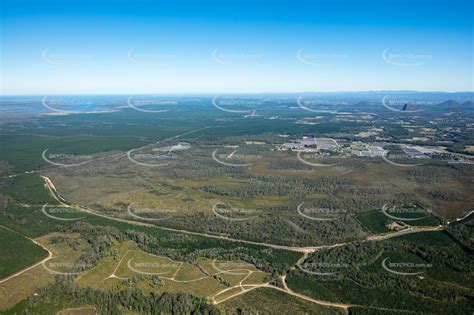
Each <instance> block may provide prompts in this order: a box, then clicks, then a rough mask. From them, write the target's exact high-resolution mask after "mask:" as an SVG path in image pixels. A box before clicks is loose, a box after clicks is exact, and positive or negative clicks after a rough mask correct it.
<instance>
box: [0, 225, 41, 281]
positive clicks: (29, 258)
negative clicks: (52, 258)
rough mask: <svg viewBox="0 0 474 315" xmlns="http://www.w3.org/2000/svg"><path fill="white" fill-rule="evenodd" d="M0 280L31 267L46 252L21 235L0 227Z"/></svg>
mask: <svg viewBox="0 0 474 315" xmlns="http://www.w3.org/2000/svg"><path fill="white" fill-rule="evenodd" d="M0 253H1V254H0V279H3V278H6V277H8V276H9V275H11V274H14V273H15V272H17V271H20V270H22V269H24V268H26V267H29V266H31V265H33V264H34V263H36V262H38V261H41V260H42V259H44V258H46V257H47V256H48V252H47V251H46V250H44V249H43V248H42V247H41V246H38V245H36V244H35V243H33V242H32V241H30V240H29V239H27V238H25V237H23V236H22V235H20V234H18V233H16V232H13V231H10V230H7V229H5V228H3V227H0Z"/></svg>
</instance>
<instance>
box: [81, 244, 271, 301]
mask: <svg viewBox="0 0 474 315" xmlns="http://www.w3.org/2000/svg"><path fill="white" fill-rule="evenodd" d="M112 252H114V257H112V256H107V257H105V258H103V259H102V260H101V261H99V262H98V264H97V266H96V267H94V268H92V269H90V270H88V271H86V272H85V273H83V274H81V275H80V276H79V277H78V278H77V280H76V283H77V284H78V285H79V286H82V287H91V288H95V289H100V290H112V291H113V290H115V291H117V290H121V289H124V288H125V287H126V286H127V284H128V283H129V281H132V282H133V283H135V284H134V285H136V287H138V288H140V289H142V290H144V291H145V292H154V293H165V292H171V293H190V294H193V295H195V296H202V297H205V298H207V299H211V298H212V297H213V296H216V295H219V293H220V292H222V291H225V290H226V289H229V288H232V287H234V286H235V288H232V289H230V290H229V291H226V293H224V294H225V295H226V296H232V295H233V294H235V293H237V292H239V291H240V290H241V288H240V283H241V282H243V281H245V284H248V285H260V284H262V283H265V282H266V281H268V280H269V274H268V273H264V272H262V271H260V270H258V269H256V268H255V266H252V265H251V264H248V263H243V262H238V261H214V260H209V259H200V260H198V261H196V262H195V263H187V262H179V261H174V260H171V259H169V258H166V257H163V256H156V255H152V254H149V253H146V252H144V251H142V250H140V249H139V248H138V247H137V246H136V245H135V244H134V243H133V242H130V241H127V242H123V243H121V244H116V245H115V246H114V248H113V249H112ZM153 278H158V279H159V282H160V283H159V284H158V285H156V284H155V285H154V284H153ZM219 298H222V297H221V295H219ZM216 300H218V298H216Z"/></svg>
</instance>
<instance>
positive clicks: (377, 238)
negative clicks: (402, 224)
mask: <svg viewBox="0 0 474 315" xmlns="http://www.w3.org/2000/svg"><path fill="white" fill-rule="evenodd" d="M41 177H42V178H43V180H44V181H45V186H46V187H47V188H48V190H49V192H50V193H51V195H52V196H53V198H54V199H55V200H56V201H58V202H59V203H60V204H61V206H63V207H67V208H75V209H79V210H82V211H84V212H86V213H89V214H92V215H95V216H99V217H103V218H106V219H110V220H115V221H120V222H125V223H130V224H134V225H141V226H149V227H155V228H158V229H162V230H167V231H173V232H178V233H185V234H191V235H198V236H204V237H210V238H218V239H222V240H227V241H231V242H240V243H246V244H253V245H260V246H265V247H270V248H276V249H284V250H289V251H293V252H299V253H303V256H302V257H301V259H300V260H298V263H300V262H302V261H304V260H305V259H306V258H307V257H308V255H309V254H310V253H313V252H316V251H317V250H320V249H323V248H334V247H339V246H345V245H347V244H350V243H347V242H346V243H337V244H333V245H323V246H314V247H295V246H285V245H276V244H268V243H260V242H252V241H247V240H240V239H233V238H229V237H225V236H219V235H212V234H206V233H199V232H192V231H187V230H180V229H173V228H165V227H160V226H156V225H152V224H148V223H143V222H139V221H134V220H127V219H121V218H116V217H110V216H107V215H104V214H101V213H98V212H96V211H94V210H93V209H90V208H87V207H84V206H81V205H77V204H72V203H70V202H68V201H67V200H66V199H64V198H63V197H62V196H61V195H60V194H59V193H58V191H57V190H56V187H55V186H54V184H53V182H52V181H51V179H49V178H48V177H46V176H41ZM0 227H3V226H0ZM3 228H6V227H3ZM444 228H445V227H444V226H436V227H411V228H408V229H405V230H402V231H397V232H390V233H387V234H383V235H372V236H369V237H367V239H366V240H365V241H380V240H386V239H389V238H392V237H397V236H401V235H406V234H410V233H417V232H426V231H439V230H442V229H444ZM29 239H30V238H29ZM30 240H31V241H32V242H34V243H35V244H37V245H39V246H41V247H43V248H44V249H45V250H46V251H48V253H49V255H48V257H47V258H45V259H43V260H42V261H40V262H38V263H36V264H34V265H32V266H30V267H28V268H25V269H23V270H21V271H19V272H17V273H15V274H13V275H11V276H9V277H7V278H5V279H2V280H0V283H3V282H5V281H8V280H9V279H12V278H14V277H16V276H19V275H21V274H22V273H24V272H25V271H28V270H30V269H32V268H35V267H36V266H39V265H40V264H43V263H45V262H46V261H48V260H49V259H51V258H52V253H51V251H50V250H49V249H47V248H46V247H44V246H43V245H41V244H40V243H38V242H36V241H35V240H33V239H30ZM298 263H297V264H298ZM113 276H114V274H112V277H113ZM280 280H281V281H282V285H283V288H281V287H278V286H275V285H272V284H270V283H263V284H242V282H243V280H242V281H241V282H240V283H239V284H238V285H237V286H234V287H231V288H228V289H225V290H224V291H227V290H229V289H232V288H235V287H239V288H241V289H242V290H241V291H239V292H237V293H236V294H233V295H231V296H229V297H226V298H224V299H222V300H220V301H216V300H215V299H214V298H215V297H216V296H218V295H220V294H222V293H224V291H222V292H219V293H218V294H216V295H214V296H213V297H212V299H211V303H212V304H216V305H217V304H220V303H222V302H224V301H227V300H229V299H231V298H234V297H236V296H239V295H241V294H245V293H247V292H249V291H252V290H254V289H258V288H271V289H274V290H278V291H281V292H285V293H286V294H289V295H291V296H295V297H298V298H300V299H303V300H306V301H308V302H312V303H315V304H319V305H322V306H327V307H335V308H339V309H343V310H344V312H345V313H346V314H348V313H349V308H350V307H351V306H356V305H351V304H342V303H333V302H329V301H322V300H317V299H314V298H311V297H308V296H306V295H303V294H300V293H297V292H294V291H293V290H291V289H290V288H289V287H288V286H287V284H286V281H285V280H286V275H284V276H281V277H280ZM246 288H247V289H246Z"/></svg>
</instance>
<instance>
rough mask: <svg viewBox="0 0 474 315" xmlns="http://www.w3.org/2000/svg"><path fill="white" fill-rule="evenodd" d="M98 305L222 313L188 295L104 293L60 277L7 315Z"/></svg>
mask: <svg viewBox="0 0 474 315" xmlns="http://www.w3.org/2000/svg"><path fill="white" fill-rule="evenodd" d="M84 305H94V306H95V308H96V310H97V312H98V313H99V314H106V315H119V314H122V311H123V310H130V311H137V312H140V314H160V315H161V314H193V315H200V314H202V315H214V314H215V315H217V314H219V310H218V309H217V308H215V307H214V306H212V305H210V304H208V303H207V301H206V300H205V299H204V298H199V297H196V296H193V295H190V294H186V293H163V294H154V293H150V294H149V295H146V294H144V293H143V292H141V291H140V290H138V289H135V288H133V289H126V290H123V291H119V292H103V291H99V290H95V289H92V288H81V287H78V286H76V285H74V284H73V282H72V281H71V279H66V278H63V277H57V278H56V282H55V283H54V284H50V285H48V286H46V287H43V288H40V289H38V290H37V291H36V292H35V294H34V295H32V296H30V297H29V298H28V299H27V300H26V301H24V302H22V303H19V304H17V305H16V306H15V307H13V308H12V309H10V310H9V311H7V312H6V313H5V314H41V313H42V312H44V311H45V310H47V313H50V314H52V313H54V311H59V310H61V309H64V308H67V307H81V306H84Z"/></svg>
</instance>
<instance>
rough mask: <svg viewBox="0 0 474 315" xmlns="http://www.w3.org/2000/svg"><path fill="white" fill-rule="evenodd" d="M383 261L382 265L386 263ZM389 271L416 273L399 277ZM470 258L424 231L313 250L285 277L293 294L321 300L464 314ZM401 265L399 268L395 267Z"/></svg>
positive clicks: (473, 283)
mask: <svg viewBox="0 0 474 315" xmlns="http://www.w3.org/2000/svg"><path fill="white" fill-rule="evenodd" d="M386 259H387V260H386ZM384 261H385V265H386V266H389V267H390V266H391V263H394V265H395V264H398V267H397V266H395V267H391V269H392V270H395V271H398V272H405V273H416V272H421V273H420V274H413V275H399V274H393V273H391V272H389V271H387V270H385V269H384V268H383V266H382V264H383V262H384ZM473 262H474V256H473V255H472V254H471V253H469V252H466V251H465V249H464V248H463V247H462V246H460V245H458V244H457V243H456V242H454V241H453V240H452V239H451V238H450V237H449V236H448V235H447V234H446V233H444V232H423V233H415V234H410V235H404V236H401V237H399V238H393V239H389V240H384V241H378V242H376V241H372V242H359V243H354V244H349V245H347V246H342V247H337V248H333V249H328V250H321V251H318V252H316V253H314V254H312V255H310V256H309V257H308V259H307V260H306V261H305V262H304V263H303V264H302V265H301V266H302V267H303V268H304V269H305V270H308V271H311V272H325V273H333V274H331V275H319V276H318V275H311V274H309V273H305V272H303V271H301V270H298V269H296V270H294V271H292V272H291V273H290V275H289V276H288V278H287V283H288V285H289V287H290V288H292V289H293V290H295V291H296V292H300V293H303V294H307V295H309V296H312V297H315V298H319V299H322V300H329V301H334V302H341V303H348V304H355V305H367V301H370V307H374V308H376V307H378V308H389V309H393V310H405V311H418V312H426V313H434V314H444V313H446V312H449V313H450V314H464V312H465V311H466V310H471V311H472V310H473V305H472V303H470V301H472V299H473V297H474V294H473V290H472V289H473V288H474V277H473V276H472V274H473V266H474V264H473ZM400 265H401V267H400Z"/></svg>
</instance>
